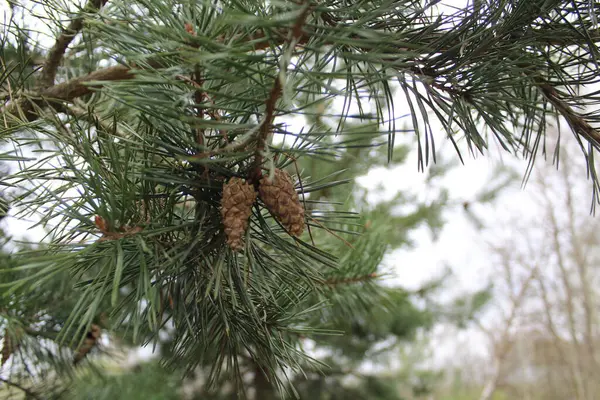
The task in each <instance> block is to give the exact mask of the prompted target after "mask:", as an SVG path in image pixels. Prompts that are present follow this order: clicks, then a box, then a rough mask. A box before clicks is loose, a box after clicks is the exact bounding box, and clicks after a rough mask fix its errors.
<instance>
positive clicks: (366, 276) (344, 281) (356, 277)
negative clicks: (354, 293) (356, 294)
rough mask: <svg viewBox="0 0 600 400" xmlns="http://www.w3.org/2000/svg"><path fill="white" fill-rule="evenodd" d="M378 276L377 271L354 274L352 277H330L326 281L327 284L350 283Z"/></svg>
mask: <svg viewBox="0 0 600 400" xmlns="http://www.w3.org/2000/svg"><path fill="white" fill-rule="evenodd" d="M377 277H378V275H377V273H375V272H373V273H371V274H368V275H361V276H353V277H351V278H343V279H328V280H326V281H325V282H324V283H325V285H327V286H337V285H348V284H352V283H359V282H366V281H370V280H371V279H375V278H377Z"/></svg>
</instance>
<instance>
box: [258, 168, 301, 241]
mask: <svg viewBox="0 0 600 400" xmlns="http://www.w3.org/2000/svg"><path fill="white" fill-rule="evenodd" d="M271 178H272V179H269V176H267V175H265V176H263V177H262V179H261V180H260V186H259V187H258V192H259V193H260V198H261V199H262V201H263V202H264V203H265V205H266V206H267V208H268V209H269V211H270V212H271V214H272V215H273V216H274V217H275V218H277V220H279V222H281V224H282V225H283V227H284V228H285V229H286V230H287V231H288V232H289V233H290V235H292V236H300V235H301V234H302V232H303V231H304V207H302V204H301V203H300V199H299V198H298V193H296V190H295V189H294V183H293V182H292V178H291V177H290V175H289V174H288V173H287V172H285V171H282V170H280V169H275V173H274V174H273V176H272V177H271Z"/></svg>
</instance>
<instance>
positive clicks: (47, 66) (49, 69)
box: [40, 0, 108, 88]
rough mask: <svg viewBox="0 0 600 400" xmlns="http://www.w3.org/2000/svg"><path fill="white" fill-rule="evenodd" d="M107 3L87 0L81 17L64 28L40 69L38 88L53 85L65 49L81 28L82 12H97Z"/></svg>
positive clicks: (105, 1)
mask: <svg viewBox="0 0 600 400" xmlns="http://www.w3.org/2000/svg"><path fill="white" fill-rule="evenodd" d="M107 2H108V0H89V1H88V3H87V5H86V6H85V8H84V9H83V10H82V13H81V15H79V16H78V17H77V18H75V19H74V20H72V21H71V23H70V24H69V26H67V27H66V28H65V30H64V31H63V32H62V33H61V34H60V35H59V36H58V38H56V43H54V46H53V47H52V49H50V52H49V53H48V58H47V59H46V61H45V62H44V67H43V69H42V76H41V79H40V86H41V87H42V88H47V87H49V86H52V85H53V84H54V79H55V78H56V72H57V71H58V66H59V65H60V62H61V60H62V58H63V55H64V54H65V52H66V51H67V47H69V44H71V42H72V41H73V39H74V38H75V35H77V33H78V32H79V31H81V29H82V28H83V21H84V18H85V17H84V14H83V12H86V11H90V12H92V11H98V10H99V9H100V8H101V7H102V6H104V5H105V4H106V3H107Z"/></svg>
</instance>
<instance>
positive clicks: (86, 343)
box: [73, 324, 102, 364]
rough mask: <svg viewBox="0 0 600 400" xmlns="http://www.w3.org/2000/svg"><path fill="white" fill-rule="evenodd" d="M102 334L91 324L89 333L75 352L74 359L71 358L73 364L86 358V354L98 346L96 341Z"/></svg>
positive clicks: (98, 328) (97, 327) (100, 330)
mask: <svg viewBox="0 0 600 400" xmlns="http://www.w3.org/2000/svg"><path fill="white" fill-rule="evenodd" d="M101 334H102V329H100V327H99V326H98V325H96V324H92V326H91V327H90V331H89V332H88V333H87V335H86V336H85V339H84V340H83V343H82V344H81V346H80V347H79V348H78V349H77V351H76V352H75V357H73V364H77V363H78V362H80V361H81V360H83V359H84V358H85V356H87V354H88V353H89V352H90V351H92V349H93V348H94V346H96V344H98V339H100V335H101Z"/></svg>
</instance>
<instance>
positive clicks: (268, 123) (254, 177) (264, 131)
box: [250, 2, 312, 184]
mask: <svg viewBox="0 0 600 400" xmlns="http://www.w3.org/2000/svg"><path fill="white" fill-rule="evenodd" d="M311 10H312V7H311V5H310V2H306V4H305V5H304V10H303V11H302V13H300V15H299V16H298V19H296V22H295V23H294V26H293V27H292V30H291V32H290V34H291V35H290V36H291V37H290V39H289V41H290V43H289V44H290V46H291V47H292V48H293V47H296V45H297V44H298V42H299V40H300V39H302V38H303V37H304V32H303V29H302V27H303V26H304V23H305V22H306V17H308V14H309V13H310V11H311ZM280 68H281V69H280V70H279V72H278V73H277V76H276V77H275V83H274V84H273V88H272V89H271V93H270V94H269V98H268V99H267V101H266V103H265V118H264V120H263V122H262V124H261V126H260V129H259V131H258V140H257V144H256V151H255V153H254V163H253V166H252V170H251V171H250V180H251V181H253V182H254V183H255V184H258V181H259V179H260V178H261V176H262V172H261V167H262V164H263V159H264V151H265V148H266V146H267V140H268V137H269V134H270V133H271V130H272V126H273V119H275V105H276V104H277V100H278V99H279V96H280V95H281V92H282V89H283V88H282V87H281V79H282V74H283V73H284V71H285V69H284V67H280ZM285 68H287V65H286V66H285Z"/></svg>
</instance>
